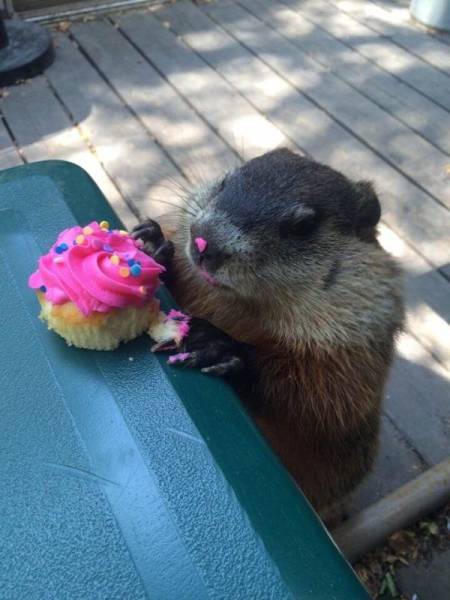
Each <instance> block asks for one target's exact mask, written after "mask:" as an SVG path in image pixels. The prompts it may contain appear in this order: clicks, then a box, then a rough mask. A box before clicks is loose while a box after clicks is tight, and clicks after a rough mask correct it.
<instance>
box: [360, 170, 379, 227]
mask: <svg viewBox="0 0 450 600" xmlns="http://www.w3.org/2000/svg"><path fill="white" fill-rule="evenodd" d="M355 185H356V190H357V193H358V203H359V208H358V210H357V213H356V218H355V229H356V231H361V230H367V229H372V228H373V227H375V225H376V224H377V223H378V221H379V220H380V217H381V206H380V202H379V200H378V196H377V195H376V193H375V190H374V188H373V185H372V184H371V183H370V181H358V182H357V183H356V184H355Z"/></svg>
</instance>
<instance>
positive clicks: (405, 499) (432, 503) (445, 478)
mask: <svg viewBox="0 0 450 600" xmlns="http://www.w3.org/2000/svg"><path fill="white" fill-rule="evenodd" d="M449 500H450V458H448V459H447V460H445V461H443V462H441V463H439V464H438V465H436V466H435V467H433V468H431V469H429V470H428V471H426V472H425V473H423V474H422V475H420V476H419V477H417V478H416V479H413V480H412V481H410V482H409V483H406V484H405V485H403V486H402V487H400V488H398V490H396V491H395V492H393V493H392V494H389V495H388V496H386V497H385V498H383V499H382V500H380V501H379V502H376V503H375V504H373V505H372V506H369V508H366V509H365V510H363V511H361V512H360V513H359V514H357V515H355V516H354V517H352V518H351V519H349V520H348V521H346V522H345V523H343V524H342V525H341V526H339V527H338V528H337V529H335V530H334V531H332V532H331V535H332V537H333V539H334V541H335V542H336V544H337V545H338V546H339V548H340V549H341V552H342V553H343V554H344V555H345V556H346V558H347V559H348V560H349V561H350V562H355V561H357V560H359V559H360V558H361V557H362V556H364V555H365V554H366V553H367V552H369V551H370V550H372V549H373V548H375V547H376V546H379V545H380V544H382V543H383V542H384V540H385V539H386V538H387V537H388V536H390V535H391V534H392V533H394V532H395V531H398V530H399V529H402V528H403V527H407V526H408V525H411V524H412V523H415V522H416V521H417V520H419V519H420V518H421V517H423V516H425V515H427V514H429V513H430V512H432V511H433V510H436V509H437V508H439V507H440V506H443V505H444V504H445V503H446V502H448V501H449Z"/></svg>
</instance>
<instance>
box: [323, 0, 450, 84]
mask: <svg viewBox="0 0 450 600" xmlns="http://www.w3.org/2000/svg"><path fill="white" fill-rule="evenodd" d="M327 1H328V2H329V3H330V4H333V5H334V6H336V7H337V8H338V9H339V10H342V11H343V12H345V13H348V14H349V15H351V16H352V17H354V18H355V19H356V20H357V21H359V22H360V23H363V24H364V25H367V26H368V27H370V29H373V30H374V31H376V32H377V33H379V34H380V35H382V36H388V37H389V39H391V40H392V41H393V42H395V43H396V44H398V45H399V46H401V47H402V48H404V49H405V50H407V51H408V52H410V53H411V54H414V55H416V56H417V57H418V58H420V59H422V60H423V61H426V62H427V63H429V64H430V65H432V66H433V67H435V68H437V69H439V70H441V71H443V72H444V73H446V74H447V75H448V74H449V72H450V53H449V52H448V48H447V47H446V45H445V44H443V43H442V42H440V41H439V40H437V39H435V38H433V37H431V36H430V35H428V34H427V33H426V32H425V31H424V30H421V29H419V28H418V27H416V26H415V25H414V24H413V22H412V21H411V14H410V12H409V8H408V7H403V8H401V7H399V6H393V5H391V6H390V7H389V6H388V5H384V6H381V5H379V4H377V3H374V2H367V1H363V2H361V1H358V2H355V1H354V0H345V1H344V2H343V1H341V0H327Z"/></svg>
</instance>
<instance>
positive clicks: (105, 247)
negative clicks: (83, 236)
mask: <svg viewBox="0 0 450 600" xmlns="http://www.w3.org/2000/svg"><path fill="white" fill-rule="evenodd" d="M103 250H104V251H105V252H112V251H113V247H112V246H111V244H103Z"/></svg>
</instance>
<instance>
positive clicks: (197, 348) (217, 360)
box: [167, 318, 245, 376]
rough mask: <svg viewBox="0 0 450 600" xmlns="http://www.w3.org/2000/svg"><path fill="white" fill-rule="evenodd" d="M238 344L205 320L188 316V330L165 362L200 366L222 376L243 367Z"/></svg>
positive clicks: (199, 367) (184, 365)
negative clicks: (175, 350)
mask: <svg viewBox="0 0 450 600" xmlns="http://www.w3.org/2000/svg"><path fill="white" fill-rule="evenodd" d="M241 346H242V344H241V343H240V342H237V341H236V340H233V339H232V338H230V337H229V336H228V335H227V334H226V333H224V332H223V331H220V329H217V328H216V327H214V326H213V325H211V323H208V321H205V320H203V319H197V318H192V319H191V320H190V323H189V333H188V335H187V336H186V337H185V338H184V339H183V340H182V341H181V343H180V344H179V345H178V347H177V353H176V354H174V355H172V356H169V359H168V361H167V362H168V363H169V364H170V365H177V366H180V367H190V368H195V369H200V370H201V371H202V372H203V373H208V374H210V375H218V376H225V375H229V374H231V373H236V372H237V371H241V370H242V369H243V368H244V366H245V365H244V360H243V357H242V352H241Z"/></svg>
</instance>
